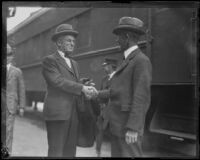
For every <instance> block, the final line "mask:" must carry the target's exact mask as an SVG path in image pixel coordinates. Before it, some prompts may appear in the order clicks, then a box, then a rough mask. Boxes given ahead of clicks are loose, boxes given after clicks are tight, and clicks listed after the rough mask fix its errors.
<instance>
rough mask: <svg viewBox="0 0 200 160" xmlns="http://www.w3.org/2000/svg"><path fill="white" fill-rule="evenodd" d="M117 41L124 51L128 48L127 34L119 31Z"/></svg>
mask: <svg viewBox="0 0 200 160" xmlns="http://www.w3.org/2000/svg"><path fill="white" fill-rule="evenodd" d="M116 42H117V43H118V44H119V46H120V48H121V50H122V51H124V50H126V49H127V48H128V46H129V41H128V38H127V35H126V34H123V33H119V34H118V35H117V39H116Z"/></svg>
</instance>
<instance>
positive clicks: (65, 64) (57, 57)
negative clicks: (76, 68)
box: [55, 52, 74, 75]
mask: <svg viewBox="0 0 200 160" xmlns="http://www.w3.org/2000/svg"><path fill="white" fill-rule="evenodd" d="M55 55H56V59H57V60H58V62H59V63H60V64H61V65H63V66H64V67H65V68H66V69H67V70H68V71H69V72H70V73H72V74H73V75H74V72H73V70H72V69H71V68H69V66H68V65H67V63H66V62H65V60H64V59H63V58H62V57H61V56H60V55H59V53H58V52H57V53H56V54H55ZM71 62H72V61H71Z"/></svg>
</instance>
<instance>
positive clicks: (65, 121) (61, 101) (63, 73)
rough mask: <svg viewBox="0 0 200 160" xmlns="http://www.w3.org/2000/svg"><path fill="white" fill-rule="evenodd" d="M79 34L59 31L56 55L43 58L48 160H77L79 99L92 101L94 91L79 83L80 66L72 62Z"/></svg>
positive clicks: (67, 26)
mask: <svg viewBox="0 0 200 160" xmlns="http://www.w3.org/2000/svg"><path fill="white" fill-rule="evenodd" d="M77 35H78V32H77V31H75V30H74V29H73V27H72V25H70V24H61V25H59V26H58V27H57V28H56V31H55V34H54V35H53V36H52V41H53V42H54V43H55V45H56V47H57V51H56V52H55V53H54V54H52V55H49V56H47V57H45V58H44V60H43V70H42V73H43V76H44V79H45V81H46V84H47V93H46V97H45V103H44V111H43V112H44V118H45V121H46V128H47V138H48V146H49V148H48V156H49V157H75V155H76V145H77V132H78V130H77V126H78V116H77V109H78V108H77V99H78V97H79V96H81V95H82V94H84V95H85V96H86V97H88V98H90V97H91V95H94V94H95V88H94V87H92V86H86V85H83V84H81V83H80V82H79V69H78V64H77V62H76V61H74V60H73V59H72V58H71V55H72V54H73V53H74V52H73V51H74V47H75V39H76V37H77Z"/></svg>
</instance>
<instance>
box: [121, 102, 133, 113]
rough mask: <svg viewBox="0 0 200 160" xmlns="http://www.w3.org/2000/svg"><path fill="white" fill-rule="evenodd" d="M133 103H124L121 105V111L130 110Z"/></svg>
mask: <svg viewBox="0 0 200 160" xmlns="http://www.w3.org/2000/svg"><path fill="white" fill-rule="evenodd" d="M130 110H131V105H130V104H122V105H121V111H130Z"/></svg>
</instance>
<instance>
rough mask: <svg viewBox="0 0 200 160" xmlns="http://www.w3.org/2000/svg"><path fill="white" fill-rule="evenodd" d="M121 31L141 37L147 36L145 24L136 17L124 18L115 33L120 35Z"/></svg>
mask: <svg viewBox="0 0 200 160" xmlns="http://www.w3.org/2000/svg"><path fill="white" fill-rule="evenodd" d="M121 31H132V32H135V33H138V34H139V35H143V34H145V33H146V32H145V29H144V23H143V22H142V21H141V20H140V19H138V18H135V17H122V18H120V20H119V24H118V26H117V27H115V28H114V30H113V33H114V34H116V35H117V34H119V33H120V32H121Z"/></svg>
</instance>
